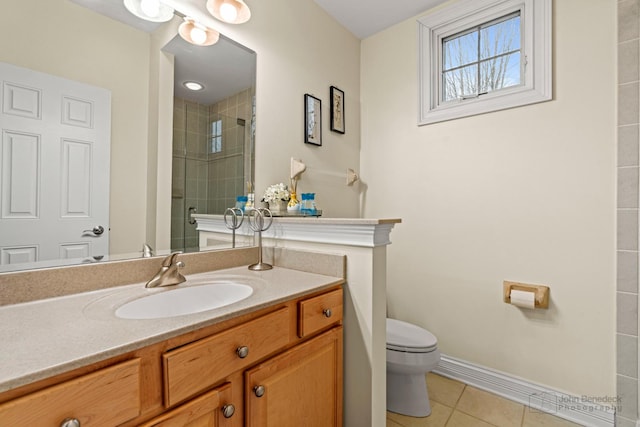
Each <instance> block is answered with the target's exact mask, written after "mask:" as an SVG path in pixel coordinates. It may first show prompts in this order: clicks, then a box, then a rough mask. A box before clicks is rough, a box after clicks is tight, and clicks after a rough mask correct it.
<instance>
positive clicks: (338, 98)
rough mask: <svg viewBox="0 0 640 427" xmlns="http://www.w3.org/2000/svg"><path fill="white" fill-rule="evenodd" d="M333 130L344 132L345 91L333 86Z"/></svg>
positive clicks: (331, 96) (331, 94)
mask: <svg viewBox="0 0 640 427" xmlns="http://www.w3.org/2000/svg"><path fill="white" fill-rule="evenodd" d="M330 98H331V117H330V120H331V130H332V131H334V132H338V133H344V92H343V91H341V90H340V89H338V88H337V87H335V86H331V93H330Z"/></svg>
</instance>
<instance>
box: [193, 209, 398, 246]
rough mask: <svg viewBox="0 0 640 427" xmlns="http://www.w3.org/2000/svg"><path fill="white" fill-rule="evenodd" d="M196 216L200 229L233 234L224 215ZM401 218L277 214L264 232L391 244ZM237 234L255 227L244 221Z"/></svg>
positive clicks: (284, 236) (334, 241) (345, 242)
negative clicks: (285, 215)
mask: <svg viewBox="0 0 640 427" xmlns="http://www.w3.org/2000/svg"><path fill="white" fill-rule="evenodd" d="M193 218H194V219H195V220H196V221H197V224H198V225H197V230H198V231H199V232H212V233H223V234H231V230H230V229H228V228H227V227H226V225H225V223H224V216H223V215H206V214H194V215H193ZM245 221H246V218H245ZM400 222H401V220H400V219H359V218H312V217H304V218H299V217H275V218H274V219H273V225H272V226H271V228H269V229H268V230H267V231H265V232H264V233H263V234H262V236H263V238H267V239H268V238H273V239H284V240H294V241H301V242H314V243H327V244H336V245H347V246H360V247H368V248H372V247H376V246H385V245H388V244H390V243H391V239H390V235H391V230H392V229H393V227H394V226H395V225H396V224H398V223H400ZM236 234H237V235H240V236H251V235H253V230H251V228H249V225H248V224H246V223H243V225H242V226H241V227H240V228H239V229H238V230H236Z"/></svg>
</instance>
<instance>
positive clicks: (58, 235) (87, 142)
mask: <svg viewBox="0 0 640 427" xmlns="http://www.w3.org/2000/svg"><path fill="white" fill-rule="evenodd" d="M0 83H1V85H2V86H1V87H0V99H1V101H2V105H1V106H0V107H1V110H0V131H1V136H0V137H1V140H0V141H1V144H2V149H1V150H0V265H3V264H16V263H23V262H35V261H45V260H52V259H60V258H63V259H68V258H80V259H84V258H87V257H101V256H105V255H108V253H109V159H110V143H111V92H110V91H108V90H106V89H102V88H98V87H94V86H90V85H86V84H83V83H79V82H74V81H72V80H67V79H63V78H60V77H56V76H52V75H49V74H44V73H39V72H35V71H32V70H29V69H26V68H20V67H16V66H14V65H10V64H6V63H2V62H0ZM101 230H102V232H101Z"/></svg>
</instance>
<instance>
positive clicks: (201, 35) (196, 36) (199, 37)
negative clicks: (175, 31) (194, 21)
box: [189, 25, 207, 44]
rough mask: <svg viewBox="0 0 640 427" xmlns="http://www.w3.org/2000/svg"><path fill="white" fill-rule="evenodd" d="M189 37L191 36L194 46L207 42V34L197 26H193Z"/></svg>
mask: <svg viewBox="0 0 640 427" xmlns="http://www.w3.org/2000/svg"><path fill="white" fill-rule="evenodd" d="M189 35H190V36H191V40H193V42H194V43H196V44H203V43H204V42H206V41H207V32H206V31H205V30H203V29H202V28H200V27H198V26H197V25H194V26H193V28H192V29H191V32H190V33H189Z"/></svg>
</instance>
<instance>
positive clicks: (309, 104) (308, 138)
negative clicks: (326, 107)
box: [304, 94, 322, 145]
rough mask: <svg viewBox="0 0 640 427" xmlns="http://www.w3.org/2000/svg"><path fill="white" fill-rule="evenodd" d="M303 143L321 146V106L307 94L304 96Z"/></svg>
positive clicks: (318, 101) (317, 100) (316, 99)
mask: <svg viewBox="0 0 640 427" xmlns="http://www.w3.org/2000/svg"><path fill="white" fill-rule="evenodd" d="M304 142H305V143H307V144H314V145H322V105H321V102H320V100H319V99H318V98H316V97H315V96H312V95H309V94H305V95H304Z"/></svg>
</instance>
